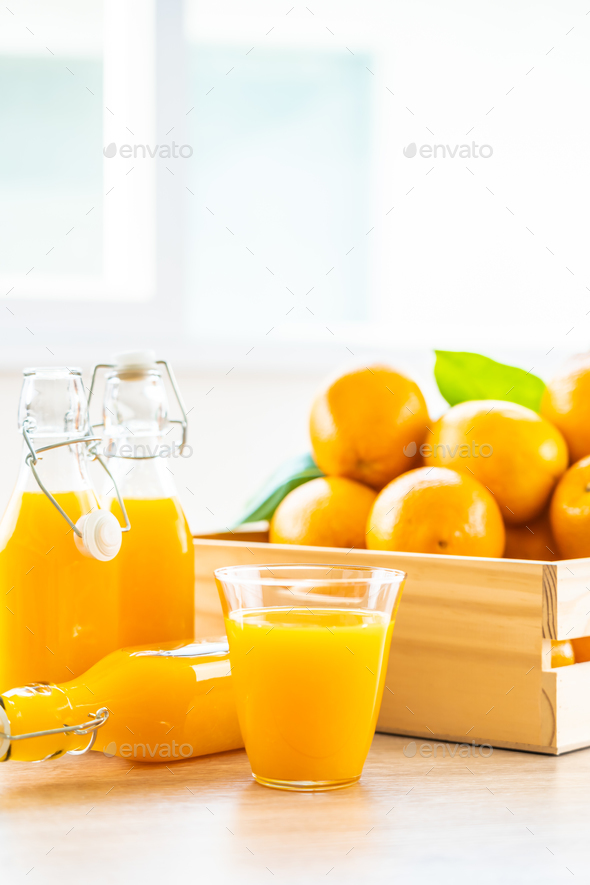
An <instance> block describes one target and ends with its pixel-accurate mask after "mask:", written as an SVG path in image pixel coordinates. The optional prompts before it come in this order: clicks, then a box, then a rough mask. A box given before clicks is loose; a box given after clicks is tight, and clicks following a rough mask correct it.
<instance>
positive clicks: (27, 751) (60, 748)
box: [0, 683, 97, 762]
mask: <svg viewBox="0 0 590 885" xmlns="http://www.w3.org/2000/svg"><path fill="white" fill-rule="evenodd" d="M1 702H2V708H3V711H4V713H3V715H2V717H0V731H3V732H4V733H5V734H6V727H7V723H8V729H9V730H10V732H11V733H12V734H31V733H32V732H36V731H41V730H46V729H52V728H61V727H62V726H63V725H64V724H71V725H73V724H77V723H78V722H84V720H85V719H87V718H88V716H89V714H90V715H91V714H93V713H94V712H95V710H96V706H97V705H96V701H94V702H93V701H92V700H90V701H88V702H87V703H86V702H80V699H79V698H76V699H75V706H74V704H72V701H71V699H70V697H69V696H68V691H67V689H66V688H64V687H62V686H57V685H46V684H43V683H34V684H32V685H25V686H23V687H21V688H11V689H9V690H8V691H6V692H4V694H3V695H2V698H1ZM89 740H90V735H76V734H52V735H45V736H44V737H39V738H28V739H26V740H22V741H10V743H9V746H5V744H6V743H8V742H6V741H5V742H3V741H2V740H1V739H0V743H2V744H3V746H2V747H1V748H0V749H2V756H0V761H2V762H6V761H8V759H12V760H16V761H20V762H38V761H41V760H44V759H49V758H51V757H57V756H62V755H63V754H64V753H67V752H70V753H71V752H74V753H76V752H80V751H82V750H84V748H85V747H86V746H87V745H88V742H89Z"/></svg>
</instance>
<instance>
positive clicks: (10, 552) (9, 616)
mask: <svg viewBox="0 0 590 885" xmlns="http://www.w3.org/2000/svg"><path fill="white" fill-rule="evenodd" d="M19 427H20V429H21V431H22V433H23V437H24V446H23V449H24V452H23V460H22V463H21V468H20V473H19V476H18V480H17V483H16V488H15V490H14V492H13V494H12V497H11V499H10V502H9V504H8V507H7V509H6V512H5V513H4V516H3V517H2V520H1V521H0V597H1V598H2V605H1V606H0V692H1V691H2V690H4V689H7V688H10V687H11V686H13V685H20V684H22V683H23V682H31V681H35V682H61V681H63V680H65V679H69V678H71V677H73V676H77V675H78V674H80V673H82V672H84V670H86V669H87V668H88V667H89V666H91V665H92V664H93V663H94V662H95V661H98V660H99V659H100V658H102V657H103V656H104V655H106V654H107V653H108V652H110V651H112V650H113V649H116V648H117V647H118V645H119V636H118V623H117V617H118V606H117V592H118V590H117V584H116V580H115V578H114V575H113V572H112V571H111V569H110V567H109V562H108V560H110V559H112V558H113V557H114V556H116V554H117V552H118V550H119V548H120V546H121V527H120V525H119V524H118V522H117V520H116V519H115V518H114V517H113V514H112V513H110V512H108V511H105V510H101V509H100V507H99V502H98V499H97V496H96V494H95V491H94V489H93V487H92V485H91V482H90V479H89V476H88V469H87V462H88V460H89V456H90V454H92V457H94V453H93V452H92V448H91V444H92V442H93V440H92V437H91V436H90V424H89V418H88V405H87V401H86V395H85V393H84V385H83V383H82V376H81V372H80V370H79V369H70V368H65V367H64V368H39V369H25V372H24V382H23V388H22V393H21V399H20V407H19ZM102 463H103V466H105V465H104V462H102ZM121 515H122V516H123V514H121ZM123 521H124V522H125V523H126V528H129V523H128V520H127V519H126V518H124V519H123ZM124 530H125V529H124Z"/></svg>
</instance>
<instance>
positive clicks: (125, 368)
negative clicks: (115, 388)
mask: <svg viewBox="0 0 590 885" xmlns="http://www.w3.org/2000/svg"><path fill="white" fill-rule="evenodd" d="M113 363H114V366H115V371H118V372H138V371H139V372H141V371H144V372H145V371H147V370H148V369H155V368H156V354H155V352H154V351H153V350H126V351H123V353H116V354H115V355H114V357H113Z"/></svg>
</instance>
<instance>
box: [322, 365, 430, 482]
mask: <svg viewBox="0 0 590 885" xmlns="http://www.w3.org/2000/svg"><path fill="white" fill-rule="evenodd" d="M428 420H429V418H428V410H427V408H426V402H425V401H424V397H423V396H422V393H421V391H420V388H419V387H418V385H417V384H415V383H414V381H412V380H410V378H406V376H405V375H402V374H401V373H400V372H396V371H395V370H394V369H390V368H388V367H387V366H369V367H367V368H364V369H357V370H355V371H353V372H347V373H346V374H345V375H341V376H340V377H339V378H337V379H336V380H335V381H332V382H331V383H330V384H329V385H328V386H327V387H326V388H325V389H324V390H323V391H321V393H320V394H319V395H318V396H317V397H316V399H315V401H314V403H313V406H312V409H311V417H310V436H311V446H312V450H313V456H314V458H315V462H316V464H317V465H318V467H319V468H320V470H323V471H324V473H327V474H328V475H331V476H346V477H348V478H349V479H356V480H357V481H358V482H364V483H366V484H367V485H369V486H372V487H373V488H374V489H381V488H383V486H384V485H386V484H387V483H388V482H390V481H391V480H392V479H393V478H394V477H395V476H399V474H400V473H403V472H404V471H405V470H409V469H410V468H411V467H417V466H418V464H419V463H420V452H419V448H420V444H421V443H422V441H423V439H424V435H425V433H426V425H427V422H428Z"/></svg>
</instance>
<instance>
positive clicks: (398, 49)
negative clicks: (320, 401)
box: [0, 0, 590, 364]
mask: <svg viewBox="0 0 590 885" xmlns="http://www.w3.org/2000/svg"><path fill="white" fill-rule="evenodd" d="M3 16H4V20H5V25H6V26H5V27H4V28H3V30H2V32H1V37H0V124H1V127H2V133H3V137H2V139H1V140H0V155H1V158H2V162H1V163H0V196H1V198H2V206H3V212H2V214H1V216H0V237H1V250H0V283H1V284H2V285H3V286H4V290H3V292H4V293H6V295H5V297H6V302H5V306H6V307H7V308H8V312H7V311H4V312H3V314H4V315H3V316H2V320H1V322H2V334H3V335H4V338H3V340H4V342H5V343H6V346H7V351H6V352H9V350H10V347H11V346H13V345H14V346H18V347H21V348H22V347H25V346H29V344H30V346H31V347H32V346H33V345H32V343H31V342H32V339H29V338H28V337H27V336H28V335H29V332H28V331H27V330H28V329H29V328H30V329H32V330H33V332H35V335H36V336H41V335H44V336H45V338H47V341H46V342H45V338H44V346H45V344H46V345H47V347H48V348H49V349H51V350H52V351H53V350H54V348H53V344H51V343H50V342H55V343H56V344H57V345H60V344H64V343H66V342H71V340H72V337H74V336H75V338H76V341H77V342H78V343H79V344H80V346H81V347H82V348H83V352H84V354H85V355H88V357H89V358H93V357H95V356H96V357H97V358H98V357H100V356H103V355H104V352H105V346H110V345H112V347H117V346H119V345H120V344H129V343H131V342H133V343H138V344H139V343H140V342H141V343H145V342H146V341H147V342H148V343H150V344H152V345H154V346H156V347H163V348H165V349H166V350H167V351H168V352H170V346H171V344H173V346H174V348H175V352H176V354H177V356H182V355H184V358H185V359H186V360H188V361H194V360H195V359H196V356H195V355H196V354H199V355H201V356H202V358H203V359H204V360H205V361H206V362H209V363H211V362H214V361H215V360H221V361H222V362H226V361H227V359H230V358H231V356H229V355H228V348H229V350H232V348H233V349H234V350H235V345H236V344H237V345H239V347H240V348H242V349H243V351H244V353H245V352H247V351H248V348H249V347H251V346H253V345H254V343H256V346H257V348H258V349H259V350H260V351H264V352H265V353H267V355H268V359H269V360H270V362H271V364H272V363H273V362H276V360H278V359H281V360H285V359H288V355H289V353H293V354H295V355H296V361H297V362H298V363H299V364H300V363H301V359H302V351H301V347H302V346H303V347H307V346H309V345H310V344H314V345H316V346H317V347H319V348H320V349H321V348H339V349H340V350H341V352H342V354H343V355H345V354H346V350H348V351H350V352H351V353H356V352H357V351H358V350H359V349H360V350H362V351H363V352H364V351H366V350H367V349H369V350H370V349H392V348H396V349H400V348H405V349H412V348H414V349H415V348H421V349H424V348H428V347H432V346H440V347H455V348H461V349H483V350H486V351H487V352H492V351H495V352H497V351H498V348H505V349H512V350H515V349H518V350H522V348H523V347H526V346H529V345H531V346H532V342H535V344H536V345H539V349H543V348H545V344H546V345H547V347H546V349H547V350H549V349H550V348H551V347H554V348H556V349H560V348H561V349H568V348H571V347H574V348H575V347H579V346H580V344H582V343H583V344H585V343H586V341H587V338H588V332H589V327H588V323H589V321H590V320H589V319H587V314H588V310H590V304H589V302H588V299H589V297H590V294H589V293H590V267H588V259H587V249H586V243H587V241H588V234H589V230H588V228H589V225H590V222H589V220H588V218H587V215H586V213H584V211H583V210H582V206H583V205H584V195H585V193H586V192H587V190H588V185H589V181H588V177H589V175H590V172H588V169H587V164H586V162H585V156H586V151H585V145H586V144H587V143H588V139H589V134H590V133H589V131H588V126H589V124H588V121H587V117H586V116H585V115H584V114H581V113H579V108H581V107H584V106H585V104H586V103H587V101H586V95H585V91H586V86H585V84H586V83H587V79H588V64H589V62H588V58H589V57H590V56H589V53H588V37H587V36H586V34H587V29H586V30H584V28H583V27H582V24H585V23H586V19H585V11H580V9H579V7H578V6H577V5H576V3H575V2H573V0H569V2H566V3H564V4H559V5H555V4H543V5H542V6H541V7H539V6H538V4H535V5H534V6H533V5H532V3H529V2H528V0H527V2H524V3H523V4H521V5H520V6H518V8H516V9H514V8H512V7H502V6H494V7H489V8H488V7H485V8H484V7H481V8H480V7H477V8H476V7H472V6H469V8H467V7H465V6H464V5H463V4H462V3H461V2H459V0H456V2H452V3H450V4H448V3H447V4H437V3H435V2H434V0H425V2H423V3H419V4H416V3H414V2H410V0H403V2H399V3H395V4H391V3H387V2H385V0H367V2H366V3H363V4H360V5H359V4H358V3H353V2H352V0H350V2H344V3H343V2H338V3H336V2H335V0H321V2H320V3H319V4H318V5H314V4H312V5H311V6H310V7H307V6H301V7H300V6H297V7H290V6H289V4H288V3H285V4H283V5H282V6H281V5H278V4H277V3H276V2H274V0H273V2H270V0H254V2H252V3H249V4H248V8H247V9H246V8H245V7H244V6H243V4H242V3H240V2H238V0H216V2H215V3H213V2H211V0H184V2H181V0H102V2H101V0H87V2H85V3H84V4H79V3H76V2H75V0H20V2H19V3H18V6H17V4H15V8H14V9H12V8H11V11H6V10H5V11H4V13H3ZM531 16H532V18H533V19H534V22H535V25H534V27H531V24H530V22H531ZM572 28H573V30H572ZM482 146H483V147H482ZM181 149H182V150H183V151H184V152H183V153H181ZM466 151H467V153H466ZM11 315H12V316H11ZM17 315H18V321H16V320H13V318H12V317H14V316H17ZM33 326H35V328H33ZM95 343H96V347H97V348H98V346H99V345H100V351H99V350H98V349H96V350H95V349H94V348H95ZM35 346H37V345H36V343H35ZM257 352H258V351H257ZM226 357H227V359H226ZM32 358H36V359H38V357H32ZM21 361H22V358H19V362H21Z"/></svg>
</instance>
